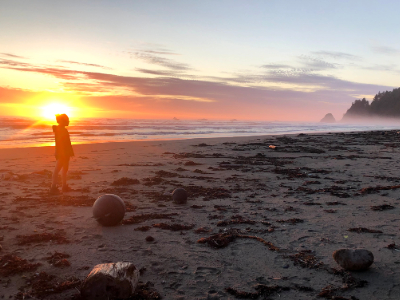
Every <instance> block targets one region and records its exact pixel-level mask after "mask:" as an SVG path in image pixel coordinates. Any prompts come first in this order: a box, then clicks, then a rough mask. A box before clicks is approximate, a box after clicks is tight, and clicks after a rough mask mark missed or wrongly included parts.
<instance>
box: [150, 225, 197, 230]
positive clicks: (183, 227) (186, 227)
mask: <svg viewBox="0 0 400 300" xmlns="http://www.w3.org/2000/svg"><path fill="white" fill-rule="evenodd" d="M153 227H155V228H160V229H165V230H171V231H182V230H190V229H193V228H194V224H190V225H182V224H166V223H158V224H153Z"/></svg>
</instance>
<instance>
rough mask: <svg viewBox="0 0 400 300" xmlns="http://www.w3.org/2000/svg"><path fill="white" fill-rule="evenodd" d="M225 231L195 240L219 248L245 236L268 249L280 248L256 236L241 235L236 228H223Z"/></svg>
mask: <svg viewBox="0 0 400 300" xmlns="http://www.w3.org/2000/svg"><path fill="white" fill-rule="evenodd" d="M224 231H225V232H223V233H218V234H213V235H211V236H210V237H208V238H201V239H199V240H198V241H197V243H199V244H207V245H209V246H210V247H211V248H215V249H219V248H225V247H226V246H228V245H229V244H230V243H231V242H233V241H235V240H236V239H237V238H245V239H254V240H257V241H259V242H261V243H263V244H264V245H266V246H267V247H268V249H269V250H271V251H279V250H280V249H279V248H278V247H276V246H275V245H274V244H272V243H271V242H268V241H266V240H264V239H262V238H260V237H258V236H252V235H242V234H240V233H239V231H238V230H237V229H234V228H231V229H227V230H224Z"/></svg>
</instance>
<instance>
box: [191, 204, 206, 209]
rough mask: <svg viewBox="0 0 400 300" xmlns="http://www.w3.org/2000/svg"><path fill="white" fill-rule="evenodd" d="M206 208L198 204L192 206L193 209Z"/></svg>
mask: <svg viewBox="0 0 400 300" xmlns="http://www.w3.org/2000/svg"><path fill="white" fill-rule="evenodd" d="M203 207H204V205H197V204H193V205H192V206H191V208H196V209H197V208H203Z"/></svg>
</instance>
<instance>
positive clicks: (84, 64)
mask: <svg viewBox="0 0 400 300" xmlns="http://www.w3.org/2000/svg"><path fill="white" fill-rule="evenodd" d="M58 61H59V62H62V63H67V64H75V65H82V66H88V67H96V68H102V69H108V70H110V69H111V68H109V67H105V66H102V65H97V64H88V63H82V62H76V61H71V60H58Z"/></svg>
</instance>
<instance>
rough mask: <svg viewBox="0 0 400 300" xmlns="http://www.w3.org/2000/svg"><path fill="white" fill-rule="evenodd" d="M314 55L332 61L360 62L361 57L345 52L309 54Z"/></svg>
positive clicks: (314, 52)
mask: <svg viewBox="0 0 400 300" xmlns="http://www.w3.org/2000/svg"><path fill="white" fill-rule="evenodd" d="M311 53H312V54H314V55H318V56H324V57H330V58H334V59H346V60H353V61H354V60H361V57H359V56H357V55H353V54H350V53H345V52H338V51H313V52H311Z"/></svg>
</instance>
